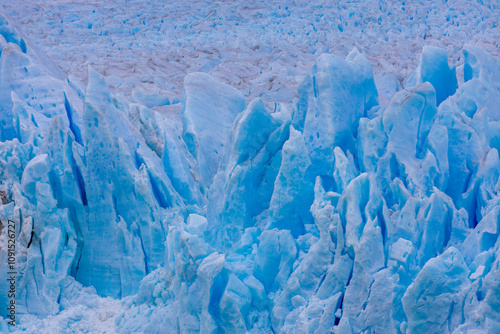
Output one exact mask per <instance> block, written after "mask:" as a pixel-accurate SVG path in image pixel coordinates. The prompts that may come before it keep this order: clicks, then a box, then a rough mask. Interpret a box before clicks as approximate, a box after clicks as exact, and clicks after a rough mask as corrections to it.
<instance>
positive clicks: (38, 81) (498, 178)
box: [0, 18, 500, 334]
mask: <svg viewBox="0 0 500 334" xmlns="http://www.w3.org/2000/svg"><path fill="white" fill-rule="evenodd" d="M0 24H1V25H0V28H1V27H3V28H2V29H0V34H1V36H0V47H1V55H0V110H1V116H0V117H1V118H0V134H1V141H0V166H1V167H0V185H1V187H0V190H1V192H0V197H1V205H0V219H1V220H2V224H3V226H2V229H1V232H0V242H1V245H2V246H1V248H0V289H1V290H2V291H7V290H8V286H7V284H8V281H7V272H8V270H7V260H6V257H7V252H6V251H5V250H6V247H5V245H6V244H7V233H6V226H5V223H4V222H6V221H7V219H13V220H15V221H16V222H17V230H16V245H17V253H16V254H17V255H16V260H17V270H18V272H19V275H18V285H17V293H18V297H17V299H16V303H17V314H18V324H17V326H16V327H15V328H14V327H11V326H10V325H8V324H7V320H8V319H7V318H6V316H7V314H6V305H7V304H6V303H7V302H8V300H7V298H4V297H2V298H1V299H0V304H1V305H0V310H1V312H0V315H1V316H2V319H1V322H0V329H1V330H2V332H9V331H10V332H15V331H25V332H31V333H70V332H84V333H90V332H93V333H104V332H111V333H112V332H117V333H198V332H201V333H315V334H322V333H342V334H344V333H454V334H458V333H497V332H498V331H499V330H500V312H499V305H500V269H499V265H500V241H499V240H500V238H499V236H500V159H499V150H500V109H499V108H500V107H499V106H500V100H499V99H500V79H499V78H500V61H499V60H498V59H497V58H495V57H494V56H492V55H490V54H489V53H487V52H486V51H484V50H482V49H480V48H478V47H476V46H472V45H466V46H465V47H464V48H463V50H462V52H463V55H464V65H463V76H462V77H460V75H461V73H460V72H458V71H457V70H456V68H455V67H454V65H450V64H449V57H448V54H447V52H446V51H445V50H444V49H439V48H437V47H425V48H423V50H422V52H421V54H420V55H419V56H418V57H417V58H418V65H417V67H416V69H415V70H414V71H413V72H411V74H410V75H409V76H408V77H407V79H406V80H404V82H403V84H402V85H401V86H400V87H399V86H398V89H393V90H391V91H389V93H390V94H389V95H390V96H389V100H388V102H387V104H383V105H379V101H380V100H381V96H380V94H379V91H380V89H378V87H377V82H379V81H378V80H377V79H376V78H375V76H374V74H373V71H372V67H371V65H370V61H369V59H368V58H367V56H366V55H365V54H364V53H362V52H360V51H359V50H357V49H353V50H352V51H351V52H350V53H349V54H348V56H347V57H345V58H343V57H341V56H338V55H332V54H324V55H321V56H319V57H318V58H317V60H316V62H315V64H314V65H313V66H312V67H311V68H310V70H309V72H308V73H307V74H306V75H305V77H304V80H303V81H302V83H301V84H300V88H299V89H298V92H297V94H298V96H299V99H298V100H296V101H295V102H293V108H292V109H287V107H286V106H285V105H280V107H279V108H278V107H276V110H274V111H273V112H271V111H270V110H268V109H267V108H266V105H265V103H264V102H263V100H262V99H260V98H255V99H252V100H250V101H247V100H246V99H245V97H244V95H243V94H242V93H241V92H239V91H238V90H237V89H235V88H233V87H231V86H229V85H227V84H226V83H223V82H220V80H218V79H217V78H215V77H214V76H211V75H209V74H206V73H198V72H196V73H191V74H189V75H187V76H186V78H185V80H184V93H183V98H182V101H181V102H180V113H181V117H180V118H179V119H176V118H172V117H168V115H165V114H163V113H161V112H159V111H157V110H155V109H154V107H156V106H159V105H166V104H167V101H166V100H162V99H161V98H160V97H159V96H157V95H154V94H153V93H151V94H146V93H135V94H132V97H127V96H125V95H123V94H121V93H117V92H115V91H114V90H112V89H110V88H109V86H108V84H107V82H106V78H105V77H104V76H103V75H101V74H100V73H99V72H98V71H96V70H95V69H94V68H92V67H91V66H89V67H88V75H87V82H86V84H85V85H84V84H82V83H81V82H80V81H79V80H78V79H76V78H74V77H71V76H68V77H67V76H66V75H65V74H63V73H62V72H61V71H60V70H58V68H57V66H56V65H55V64H54V63H50V62H48V60H47V59H46V58H45V57H44V56H43V54H41V53H39V52H38V51H35V50H34V49H33V48H32V47H31V45H30V43H27V42H26V40H25V39H24V37H22V35H21V34H20V33H19V31H18V30H16V29H15V27H14V26H13V25H12V24H11V23H9V22H8V20H7V19H3V18H2V19H1V20H0ZM386 97H387V96H386ZM289 102H290V103H291V104H292V101H289ZM168 103H170V101H168ZM2 293H3V292H2ZM9 326H10V327H9Z"/></svg>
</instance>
